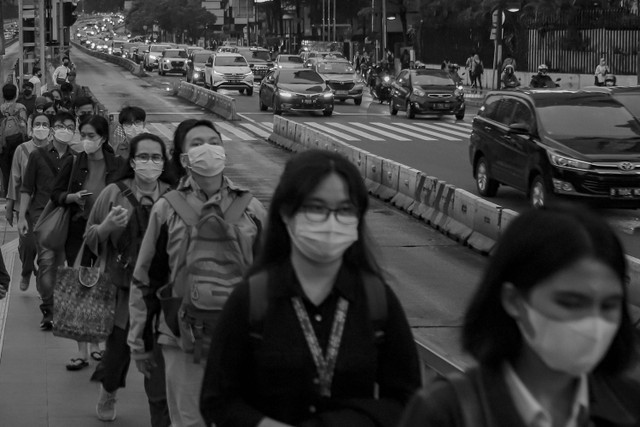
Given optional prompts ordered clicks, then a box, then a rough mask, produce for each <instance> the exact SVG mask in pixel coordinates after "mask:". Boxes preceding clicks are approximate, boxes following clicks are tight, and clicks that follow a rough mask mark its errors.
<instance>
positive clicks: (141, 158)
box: [85, 133, 171, 421]
mask: <svg viewBox="0 0 640 427" xmlns="http://www.w3.org/2000/svg"><path fill="white" fill-rule="evenodd" d="M131 154H132V156H131V160H129V162H128V164H127V165H126V169H125V170H124V172H123V173H121V174H120V178H119V179H118V181H117V182H116V183H115V184H109V185H107V187H106V188H105V189H104V190H103V191H102V193H100V196H99V197H98V199H97V200H96V203H95V205H94V206H93V209H92V210H91V213H90V214H89V219H88V221H87V229H86V233H85V244H86V245H87V248H88V249H90V250H91V252H93V254H95V255H96V256H98V255H100V256H103V257H104V258H103V260H105V262H106V263H107V265H108V266H110V267H112V270H115V269H116V268H118V269H119V270H120V271H123V273H122V274H118V277H119V279H120V280H122V282H123V283H114V284H115V285H116V286H117V287H118V294H117V300H116V319H115V325H114V328H113V332H112V333H111V335H110V336H109V338H108V339H107V343H106V348H105V353H104V357H103V359H102V362H100V364H99V365H98V366H97V367H96V370H95V372H94V374H93V376H92V377H91V379H92V380H93V381H99V382H100V383H101V385H100V395H99V398H98V404H97V407H96V412H97V415H98V418H99V419H100V420H102V421H113V420H114V419H115V418H116V411H115V406H114V404H115V398H116V392H117V390H118V388H122V387H124V386H125V379H126V376H127V372H128V370H129V362H130V359H131V358H130V352H129V347H128V346H127V332H128V329H129V289H128V287H129V285H130V284H131V273H133V266H134V265H135V259H136V258H135V257H134V256H135V254H137V253H138V251H139V248H140V243H141V241H142V237H143V236H144V232H145V230H146V228H147V221H148V218H149V211H150V210H151V206H152V205H153V203H154V202H155V201H156V200H158V198H159V197H160V196H161V195H162V194H164V193H165V192H166V191H167V190H168V189H169V186H170V182H171V179H170V178H169V174H168V171H167V170H166V169H167V168H168V166H169V159H168V158H167V154H166V147H165V145H164V142H163V141H162V139H160V137H158V136H156V135H152V134H149V133H144V134H141V135H138V136H137V137H135V138H133V139H132V140H131ZM118 257H120V259H123V258H127V261H126V264H130V266H131V267H130V269H128V268H124V267H122V266H123V265H124V264H125V263H119V262H117V259H118ZM112 274H113V273H112ZM112 277H115V276H112Z"/></svg>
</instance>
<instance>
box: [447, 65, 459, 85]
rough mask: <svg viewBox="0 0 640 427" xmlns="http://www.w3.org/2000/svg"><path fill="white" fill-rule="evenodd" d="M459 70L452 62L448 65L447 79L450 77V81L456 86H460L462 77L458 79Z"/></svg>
mask: <svg viewBox="0 0 640 427" xmlns="http://www.w3.org/2000/svg"><path fill="white" fill-rule="evenodd" d="M459 69H460V66H459V65H458V64H455V63H453V62H452V63H450V64H449V70H448V71H449V77H451V80H453V81H454V82H455V83H456V85H462V77H460V74H458V70H459Z"/></svg>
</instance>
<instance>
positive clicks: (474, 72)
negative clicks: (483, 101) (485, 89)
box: [470, 53, 484, 90]
mask: <svg viewBox="0 0 640 427" xmlns="http://www.w3.org/2000/svg"><path fill="white" fill-rule="evenodd" d="M470 73H471V87H472V88H476V89H480V90H482V74H484V64H483V63H482V60H481V59H480V56H479V55H478V54H477V53H476V54H475V55H473V60H472V61H471V71H470Z"/></svg>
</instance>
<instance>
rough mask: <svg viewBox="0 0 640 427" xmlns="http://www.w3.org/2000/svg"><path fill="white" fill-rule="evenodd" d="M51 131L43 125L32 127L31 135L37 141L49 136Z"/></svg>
mask: <svg viewBox="0 0 640 427" xmlns="http://www.w3.org/2000/svg"><path fill="white" fill-rule="evenodd" d="M50 133H51V129H49V128H45V127H41V126H38V127H34V128H33V136H34V137H35V138H36V139H37V140H38V141H44V140H45V139H47V138H49V134H50Z"/></svg>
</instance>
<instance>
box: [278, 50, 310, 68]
mask: <svg viewBox="0 0 640 427" xmlns="http://www.w3.org/2000/svg"><path fill="white" fill-rule="evenodd" d="M273 66H274V67H275V68H286V69H292V68H304V60H303V59H302V58H300V56H299V55H285V54H281V55H278V56H277V57H276V60H275V61H274V63H273Z"/></svg>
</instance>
